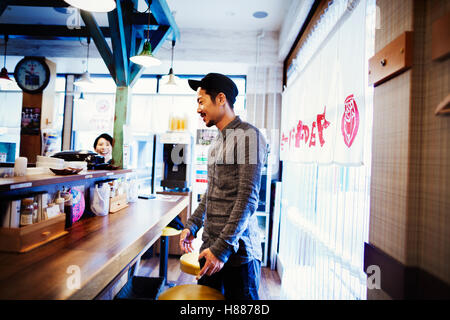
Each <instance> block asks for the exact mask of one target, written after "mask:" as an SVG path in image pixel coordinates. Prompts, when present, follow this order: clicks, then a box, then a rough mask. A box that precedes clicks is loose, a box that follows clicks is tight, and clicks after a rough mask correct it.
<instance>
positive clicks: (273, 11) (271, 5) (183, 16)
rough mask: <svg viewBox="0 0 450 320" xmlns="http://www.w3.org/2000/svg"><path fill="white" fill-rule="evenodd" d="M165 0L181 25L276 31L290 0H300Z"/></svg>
mask: <svg viewBox="0 0 450 320" xmlns="http://www.w3.org/2000/svg"><path fill="white" fill-rule="evenodd" d="M166 1H167V4H168V6H169V8H170V10H171V11H172V14H173V15H174V16H175V21H176V23H177V25H178V27H179V28H180V29H181V28H195V29H220V30H241V31H244V30H265V31H279V30H280V28H281V25H282V23H283V18H284V16H285V14H286V12H287V10H288V8H289V6H290V4H291V2H292V1H299V0H189V1H186V0H166ZM256 11H266V12H267V13H268V16H267V17H266V18H264V19H257V18H254V17H253V13H254V12H256Z"/></svg>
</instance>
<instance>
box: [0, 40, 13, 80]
mask: <svg viewBox="0 0 450 320" xmlns="http://www.w3.org/2000/svg"><path fill="white" fill-rule="evenodd" d="M7 43H8V36H7V35H5V55H4V60H3V68H2V71H0V85H8V84H10V83H12V82H13V80H12V79H11V78H10V77H9V76H8V70H6V47H7Z"/></svg>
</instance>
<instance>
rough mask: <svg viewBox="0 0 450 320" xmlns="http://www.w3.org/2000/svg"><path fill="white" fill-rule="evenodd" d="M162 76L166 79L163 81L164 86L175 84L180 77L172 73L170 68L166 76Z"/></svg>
mask: <svg viewBox="0 0 450 320" xmlns="http://www.w3.org/2000/svg"><path fill="white" fill-rule="evenodd" d="M163 78H164V80H165V79H167V82H165V83H164V85H166V86H177V85H178V81H179V80H180V78H178V77H177V76H176V75H174V74H173V69H172V68H170V71H169V74H168V75H167V76H164V77H163Z"/></svg>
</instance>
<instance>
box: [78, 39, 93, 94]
mask: <svg viewBox="0 0 450 320" xmlns="http://www.w3.org/2000/svg"><path fill="white" fill-rule="evenodd" d="M87 43H88V45H87V56H86V71H85V72H84V73H83V74H82V75H81V77H80V78H79V79H78V80H77V81H75V82H74V83H73V84H74V85H76V86H78V87H81V88H88V87H92V86H93V85H94V84H95V83H94V81H92V80H91V75H90V74H89V71H88V70H89V45H90V43H91V38H90V37H88V38H87Z"/></svg>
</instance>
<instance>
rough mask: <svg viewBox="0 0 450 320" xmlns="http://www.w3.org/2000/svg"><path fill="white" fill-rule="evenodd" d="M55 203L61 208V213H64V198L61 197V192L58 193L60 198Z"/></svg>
mask: <svg viewBox="0 0 450 320" xmlns="http://www.w3.org/2000/svg"><path fill="white" fill-rule="evenodd" d="M55 203H56V204H57V205H58V206H59V212H64V198H62V197H61V192H60V191H58V196H57V197H56V199H55Z"/></svg>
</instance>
